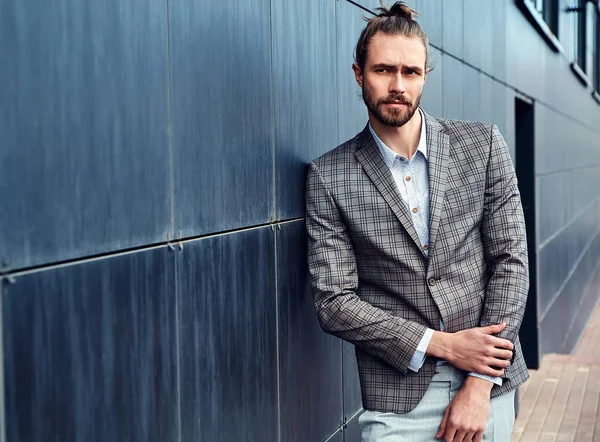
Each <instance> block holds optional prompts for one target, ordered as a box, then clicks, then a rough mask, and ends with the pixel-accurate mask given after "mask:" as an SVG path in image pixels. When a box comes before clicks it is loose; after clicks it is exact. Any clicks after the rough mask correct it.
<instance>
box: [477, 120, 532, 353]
mask: <svg viewBox="0 0 600 442" xmlns="http://www.w3.org/2000/svg"><path fill="white" fill-rule="evenodd" d="M490 143H491V148H490V158H489V161H488V167H487V177H486V189H485V197H484V198H485V200H484V212H483V220H482V224H481V235H482V240H483V245H484V250H485V257H486V263H487V268H488V272H489V281H488V284H487V289H486V292H485V302H484V306H483V311H482V317H481V321H480V325H481V326H487V325H491V324H498V323H501V322H505V323H506V328H505V329H504V330H503V331H502V332H501V333H500V335H499V336H500V337H501V338H505V339H508V340H510V341H511V342H512V343H513V344H516V342H517V340H518V336H519V328H520V327H521V322H522V320H523V314H524V313H525V305H526V303H527V293H528V290H529V271H528V256H527V237H526V232H525V219H524V216H523V208H522V206H521V197H520V195H519V189H518V187H517V178H516V175H515V171H514V167H513V165H512V161H511V158H510V155H509V152H508V148H507V146H506V142H505V141H504V138H502V135H501V134H500V132H499V131H498V128H497V127H496V126H495V125H494V126H492V130H491V140H490Z"/></svg>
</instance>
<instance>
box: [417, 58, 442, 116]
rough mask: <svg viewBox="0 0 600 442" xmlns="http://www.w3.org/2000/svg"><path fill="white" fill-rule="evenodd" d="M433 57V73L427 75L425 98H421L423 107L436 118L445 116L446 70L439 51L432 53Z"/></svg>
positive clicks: (424, 89)
mask: <svg viewBox="0 0 600 442" xmlns="http://www.w3.org/2000/svg"><path fill="white" fill-rule="evenodd" d="M430 57H431V62H432V66H431V71H430V72H429V74H427V81H426V82H425V86H424V87H423V97H422V98H421V107H422V108H423V109H424V110H425V112H427V113H428V114H429V115H432V116H435V117H441V116H443V114H444V112H443V106H442V104H443V98H444V93H443V90H444V88H443V79H444V77H443V76H444V68H443V65H444V63H443V59H442V57H441V55H440V53H438V52H437V51H432V53H431V54H430Z"/></svg>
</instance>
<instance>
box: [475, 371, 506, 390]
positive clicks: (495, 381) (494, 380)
mask: <svg viewBox="0 0 600 442" xmlns="http://www.w3.org/2000/svg"><path fill="white" fill-rule="evenodd" d="M469 376H473V377H475V378H479V379H485V380H486V381H490V382H492V383H493V384H496V385H498V386H500V387H502V378H494V377H492V376H486V375H484V374H479V373H473V372H469Z"/></svg>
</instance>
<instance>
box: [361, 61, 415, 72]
mask: <svg viewBox="0 0 600 442" xmlns="http://www.w3.org/2000/svg"><path fill="white" fill-rule="evenodd" d="M402 68H403V69H410V70H412V71H415V72H423V68H420V67H419V66H402ZM372 69H375V70H377V69H397V66H396V65H393V64H386V63H377V64H374V65H373V67H372Z"/></svg>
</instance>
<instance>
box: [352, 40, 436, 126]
mask: <svg viewBox="0 0 600 442" xmlns="http://www.w3.org/2000/svg"><path fill="white" fill-rule="evenodd" d="M425 58H426V55H425V47H424V46H423V42H422V41H421V40H420V39H419V38H418V37H414V38H408V37H404V36H402V35H387V34H384V33H381V32H378V33H376V34H375V35H374V36H373V37H372V38H371V41H370V42H369V50H368V54H367V59H366V61H365V67H364V69H363V70H362V71H361V70H360V68H359V66H358V65H356V64H355V65H354V66H352V68H353V69H354V74H355V77H356V81H357V82H358V84H359V86H361V87H362V94H363V100H364V102H365V104H366V105H367V108H368V109H369V112H370V113H371V114H372V115H373V116H374V117H375V118H376V119H377V120H378V121H380V122H381V123H382V124H384V125H386V126H394V127H400V126H403V125H404V124H405V123H406V122H408V121H409V120H410V119H411V118H412V116H413V115H414V113H415V112H416V110H417V108H418V107H419V102H420V101H421V95H422V94H423V86H424V85H425V80H426V76H427V75H426V74H427V72H426V70H425V63H426V60H425Z"/></svg>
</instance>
